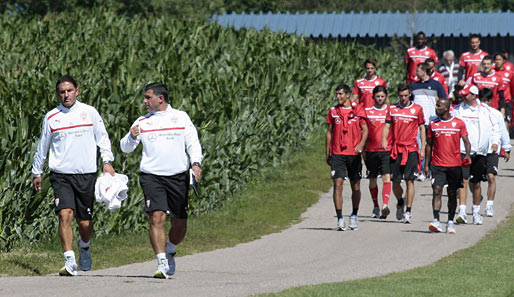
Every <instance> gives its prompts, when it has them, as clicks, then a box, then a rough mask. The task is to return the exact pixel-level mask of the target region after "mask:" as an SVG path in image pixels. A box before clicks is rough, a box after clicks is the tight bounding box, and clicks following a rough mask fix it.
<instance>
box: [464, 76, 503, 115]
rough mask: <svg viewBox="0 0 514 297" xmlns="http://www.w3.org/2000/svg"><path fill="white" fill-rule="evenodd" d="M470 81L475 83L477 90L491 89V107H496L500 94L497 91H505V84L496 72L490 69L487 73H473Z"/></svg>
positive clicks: (498, 103)
mask: <svg viewBox="0 0 514 297" xmlns="http://www.w3.org/2000/svg"><path fill="white" fill-rule="evenodd" d="M471 83H472V84H474V85H476V86H477V87H478V89H479V90H482V89H483V88H489V89H491V90H492V91H493V100H492V101H491V107H492V108H496V109H498V106H499V105H500V95H499V93H498V92H499V91H505V84H504V83H503V80H502V78H501V77H500V76H499V75H498V74H496V71H494V70H492V71H491V73H489V74H485V73H483V72H477V73H475V74H473V78H472V79H471ZM504 95H505V92H504Z"/></svg>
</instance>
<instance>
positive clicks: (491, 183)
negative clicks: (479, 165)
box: [478, 88, 511, 217]
mask: <svg viewBox="0 0 514 297" xmlns="http://www.w3.org/2000/svg"><path fill="white" fill-rule="evenodd" d="M478 95H479V98H480V101H481V102H482V103H485V104H487V106H489V105H490V104H491V100H492V99H493V92H492V91H491V90H490V89H488V88H485V89H482V90H480V92H479V94H478ZM489 110H490V112H491V115H492V119H493V120H494V121H495V123H496V124H497V125H498V127H499V129H500V142H501V151H496V152H488V153H487V182H488V186H487V203H486V207H485V215H486V216H488V217H492V216H493V215H494V206H493V205H494V197H495V195H496V175H498V161H499V157H500V155H501V156H503V157H504V158H505V162H508V161H509V158H510V150H511V144H510V137H509V132H508V131H507V128H506V127H505V125H504V122H503V115H502V114H501V112H499V111H498V110H497V109H494V108H491V107H490V108H489Z"/></svg>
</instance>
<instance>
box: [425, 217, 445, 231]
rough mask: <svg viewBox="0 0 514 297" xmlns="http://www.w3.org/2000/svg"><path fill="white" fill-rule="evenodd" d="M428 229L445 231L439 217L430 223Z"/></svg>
mask: <svg viewBox="0 0 514 297" xmlns="http://www.w3.org/2000/svg"><path fill="white" fill-rule="evenodd" d="M428 230H430V231H432V232H435V233H440V232H443V228H442V227H441V222H439V220H438V219H434V220H432V223H430V224H429V225H428Z"/></svg>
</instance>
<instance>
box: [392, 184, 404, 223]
mask: <svg viewBox="0 0 514 297" xmlns="http://www.w3.org/2000/svg"><path fill="white" fill-rule="evenodd" d="M393 193H394V196H395V197H396V199H397V200H398V202H397V204H396V219H397V220H401V219H403V214H404V213H405V199H403V189H402V184H401V182H400V181H393Z"/></svg>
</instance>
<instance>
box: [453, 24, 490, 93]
mask: <svg viewBox="0 0 514 297" xmlns="http://www.w3.org/2000/svg"><path fill="white" fill-rule="evenodd" d="M469 46H470V47H471V50H470V51H468V52H465V53H463V54H462V55H461V56H460V60H459V66H460V68H459V75H458V78H459V85H461V86H464V85H465V84H466V81H467V80H468V79H470V78H471V77H473V74H475V73H477V72H478V66H479V65H480V63H482V59H483V58H484V57H485V56H487V55H489V54H488V53H487V52H485V51H483V50H481V49H480V36H479V35H477V34H471V35H470V36H469Z"/></svg>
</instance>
